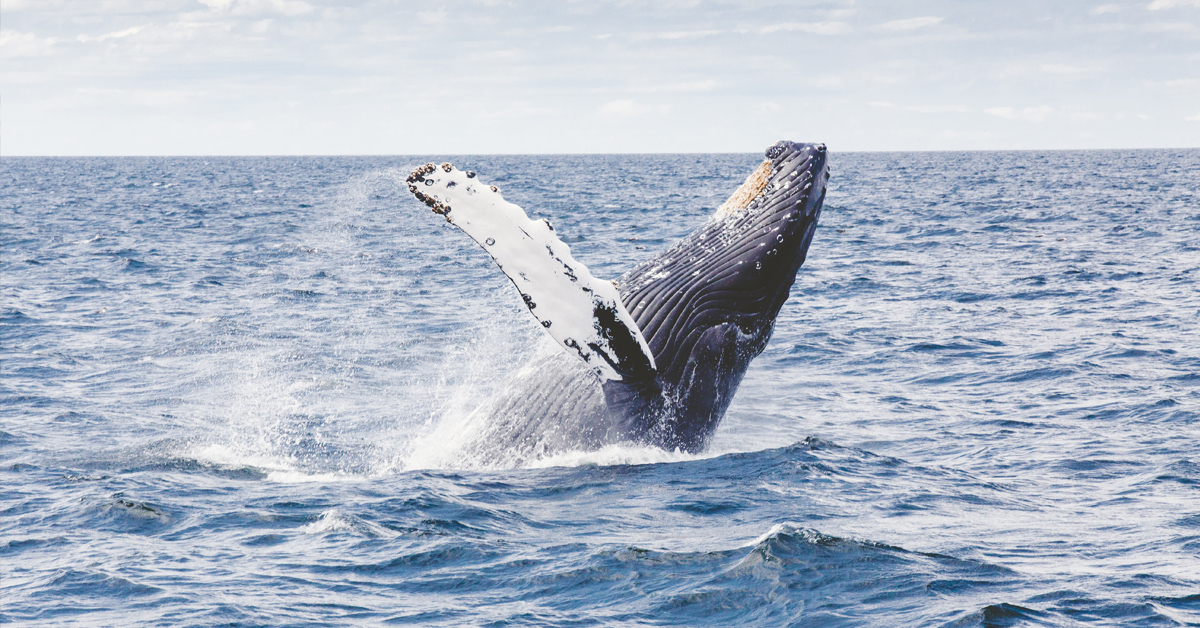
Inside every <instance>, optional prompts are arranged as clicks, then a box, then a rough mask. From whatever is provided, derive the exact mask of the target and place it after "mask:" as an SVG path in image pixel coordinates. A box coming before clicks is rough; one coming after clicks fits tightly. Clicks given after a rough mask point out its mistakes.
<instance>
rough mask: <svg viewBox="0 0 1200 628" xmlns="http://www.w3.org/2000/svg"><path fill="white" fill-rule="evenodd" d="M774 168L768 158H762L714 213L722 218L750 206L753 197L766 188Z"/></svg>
mask: <svg viewBox="0 0 1200 628" xmlns="http://www.w3.org/2000/svg"><path fill="white" fill-rule="evenodd" d="M773 170H774V166H773V163H772V161H771V160H770V159H764V160H763V162H762V163H761V164H759V166H758V168H756V169H755V170H754V172H751V173H750V176H748V177H746V180H745V181H744V182H742V185H741V186H740V187H738V189H737V190H735V191H734V193H733V195H732V196H730V197H729V200H727V201H725V202H724V203H721V206H720V207H718V208H717V212H716V215H717V216H718V217H720V218H724V217H726V216H729V215H730V214H733V213H735V212H740V211H742V210H743V209H746V208H747V207H749V206H750V203H752V202H754V199H756V198H758V197H759V196H760V195H761V194H762V193H763V190H765V189H767V185H768V184H769V183H770V182H771V174H772V171H773Z"/></svg>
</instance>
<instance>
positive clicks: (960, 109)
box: [905, 105, 973, 113]
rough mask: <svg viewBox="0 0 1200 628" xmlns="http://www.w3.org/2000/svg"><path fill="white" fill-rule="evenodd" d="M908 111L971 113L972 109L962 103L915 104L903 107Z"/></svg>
mask: <svg viewBox="0 0 1200 628" xmlns="http://www.w3.org/2000/svg"><path fill="white" fill-rule="evenodd" d="M905 109H907V110H908V111H913V112H916V113H971V112H972V111H973V109H971V108H970V107H965V106H963V105H916V106H913V107H905Z"/></svg>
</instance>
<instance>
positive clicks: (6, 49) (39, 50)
mask: <svg viewBox="0 0 1200 628" xmlns="http://www.w3.org/2000/svg"><path fill="white" fill-rule="evenodd" d="M57 42H58V40H57V39H54V38H53V37H39V36H37V35H34V34H33V33H18V32H17V31H5V30H0V57H3V58H5V59H14V58H18V57H40V56H42V55H48V54H51V53H52V52H54V50H53V46H54V44H55V43H57Z"/></svg>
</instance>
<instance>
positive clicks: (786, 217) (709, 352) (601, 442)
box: [407, 141, 829, 464]
mask: <svg viewBox="0 0 1200 628" xmlns="http://www.w3.org/2000/svg"><path fill="white" fill-rule="evenodd" d="M828 180H829V168H828V165H827V152H826V148H825V145H824V144H799V143H794V142H788V141H781V142H778V143H776V144H775V145H773V146H771V147H770V148H768V149H767V151H766V158H765V159H764V161H763V162H762V163H761V164H760V165H759V166H758V168H756V169H755V170H754V171H753V172H752V173H750V175H749V177H747V178H746V180H745V182H744V183H743V184H742V185H741V186H740V187H739V188H738V189H737V190H736V191H735V192H734V193H733V195H732V196H731V197H730V198H729V200H727V201H726V202H725V203H723V204H722V205H721V206H720V207H719V208H717V210H716V212H715V213H714V214H713V216H712V217H711V218H709V219H708V220H707V221H706V222H705V223H704V224H703V225H701V226H700V227H699V228H698V229H696V231H694V232H693V233H692V234H691V235H689V236H687V237H685V238H684V239H683V240H681V241H679V242H678V243H676V244H675V245H674V246H672V247H670V248H669V249H668V250H667V251H666V252H664V253H662V254H661V255H659V256H658V257H655V258H653V259H651V260H649V261H646V262H644V263H642V264H640V265H638V266H637V267H636V268H634V269H632V270H630V271H629V272H627V273H625V274H624V275H622V276H621V277H620V278H619V279H618V280H617V281H615V282H610V281H605V280H601V279H597V278H596V277H593V276H592V274H591V272H589V271H588V269H587V268H586V267H585V266H584V265H583V264H580V263H579V262H577V261H575V260H574V258H572V257H571V254H570V249H569V247H568V246H567V245H566V244H565V243H563V242H562V241H561V240H560V239H559V238H558V237H557V235H556V234H555V231H554V228H553V227H552V226H551V225H550V223H549V221H547V220H530V219H529V218H528V216H527V215H526V214H525V212H524V211H523V210H522V209H521V208H520V207H518V206H516V205H514V204H512V203H509V202H507V201H505V200H504V199H503V197H502V196H501V195H500V192H499V190H498V189H497V188H496V187H495V186H489V185H487V184H484V183H482V182H480V181H479V179H478V178H477V177H476V176H475V174H474V173H473V172H467V171H461V170H459V169H457V168H455V167H454V166H452V165H451V164H448V163H444V164H441V165H440V166H439V165H434V164H426V165H424V166H421V167H418V168H417V169H416V170H414V171H413V173H412V174H411V175H410V176H409V177H408V180H407V183H408V188H409V191H410V192H412V193H413V194H414V195H415V196H416V197H417V199H418V200H420V201H422V202H424V203H425V204H426V205H428V206H429V207H430V208H431V209H432V210H433V211H434V212H435V213H438V214H440V215H442V216H444V217H445V218H446V221H447V222H449V223H450V224H453V225H454V226H456V227H458V228H459V229H461V230H463V231H464V232H466V233H467V234H468V235H469V236H470V237H471V238H473V239H474V240H475V241H476V242H478V243H479V244H480V246H482V247H483V249H484V250H485V251H487V252H488V254H490V255H491V256H492V258H493V259H494V260H495V262H496V264H497V265H498V266H499V267H500V269H501V270H502V271H503V272H504V273H505V275H507V276H508V278H509V279H510V280H511V281H512V283H513V285H514V286H516V288H517V290H518V291H519V292H520V294H521V297H522V299H523V300H524V302H525V305H526V307H527V308H528V309H529V311H530V313H532V314H533V316H534V318H535V319H536V320H537V321H538V322H539V323H540V324H541V326H542V327H543V329H544V330H545V331H546V332H547V333H548V334H549V335H550V336H551V337H552V338H554V340H555V341H556V342H557V343H558V348H557V349H556V350H552V351H549V352H543V353H542V354H540V355H538V356H537V357H535V358H534V359H533V360H532V361H531V362H530V363H529V364H527V365H526V366H525V367H524V368H523V369H521V370H520V372H519V373H517V374H516V375H515V376H514V378H513V380H512V381H510V382H509V383H508V385H506V386H505V387H504V389H503V390H502V391H501V392H500V393H499V394H498V395H497V396H496V397H495V398H493V399H492V400H490V401H489V402H487V403H485V404H484V406H482V407H481V408H479V409H478V410H477V411H476V412H477V413H482V414H484V415H486V418H487V420H486V422H485V424H484V427H483V428H482V429H481V431H480V432H479V433H477V434H475V435H474V437H473V438H472V439H471V440H470V442H469V443H468V444H466V445H464V447H465V448H466V449H468V450H472V451H468V452H465V453H466V454H467V457H474V458H476V459H478V458H479V457H485V458H489V459H493V460H496V459H500V458H504V459H507V461H508V462H512V463H516V464H520V463H522V462H526V461H530V460H532V459H537V458H540V457H543V456H547V455H552V454H555V453H559V452H562V451H567V450H594V449H599V448H601V447H604V446H606V445H611V444H636V445H652V446H657V447H661V448H664V449H667V450H680V451H685V452H699V451H701V450H703V449H704V447H705V446H706V445H707V443H708V441H709V439H710V438H711V436H712V434H713V432H714V431H715V430H716V427H717V424H718V423H719V422H720V421H721V418H722V417H723V416H724V414H725V410H726V409H727V408H728V407H729V403H730V401H731V400H732V398H733V395H734V392H735V391H736V390H737V387H738V384H740V383H741V380H742V377H743V375H744V374H745V372H746V368H747V366H748V365H749V364H750V361H751V360H752V359H753V358H754V357H755V356H757V355H759V354H760V353H761V352H762V351H763V349H764V348H765V346H766V344H767V341H768V339H769V338H770V336H771V333H772V331H773V329H774V325H775V317H776V315H777V314H778V313H779V310H780V308H781V307H782V306H783V303H784V301H786V300H787V298H788V294H789V292H790V289H791V286H792V284H793V283H794V282H795V279H796V273H797V271H798V270H799V269H800V265H801V264H803V263H804V259H805V257H806V255H807V253H808V248H809V245H810V244H811V243H812V239H813V234H814V233H815V231H816V227H817V221H818V218H819V217H820V214H821V205H822V203H823V202H824V200H825V188H826V183H827V182H828Z"/></svg>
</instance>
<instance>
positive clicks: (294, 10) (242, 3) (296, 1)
mask: <svg viewBox="0 0 1200 628" xmlns="http://www.w3.org/2000/svg"><path fill="white" fill-rule="evenodd" d="M200 3H201V4H203V5H205V6H207V7H208V8H210V9H212V10H214V11H228V12H230V13H232V14H234V15H257V14H260V13H280V14H282V15H286V16H289V17H294V16H297V15H303V14H305V13H310V12H312V10H313V6H312V5H311V4H309V3H307V2H304V1H303V0H200Z"/></svg>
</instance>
